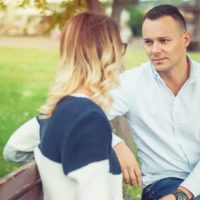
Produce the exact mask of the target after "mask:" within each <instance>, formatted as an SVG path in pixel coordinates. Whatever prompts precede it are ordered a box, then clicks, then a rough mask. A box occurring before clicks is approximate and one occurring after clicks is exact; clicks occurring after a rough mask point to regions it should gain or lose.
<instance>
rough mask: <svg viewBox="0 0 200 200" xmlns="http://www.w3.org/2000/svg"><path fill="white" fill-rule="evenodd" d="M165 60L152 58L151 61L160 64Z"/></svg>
mask: <svg viewBox="0 0 200 200" xmlns="http://www.w3.org/2000/svg"><path fill="white" fill-rule="evenodd" d="M165 59H166V58H153V59H152V61H153V62H162V61H163V60H165Z"/></svg>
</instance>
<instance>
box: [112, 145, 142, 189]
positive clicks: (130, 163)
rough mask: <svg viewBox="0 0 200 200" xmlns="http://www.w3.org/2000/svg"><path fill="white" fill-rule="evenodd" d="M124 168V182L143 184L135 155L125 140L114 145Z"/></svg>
mask: <svg viewBox="0 0 200 200" xmlns="http://www.w3.org/2000/svg"><path fill="white" fill-rule="evenodd" d="M114 150H115V153H116V155H117V157H118V159H119V162H120V166H121V169H122V174H123V179H124V182H125V183H127V184H131V185H133V184H135V183H136V184H138V185H141V183H142V178H141V171H140V168H139V165H138V162H137V160H136V159H135V156H134V155H133V153H132V152H131V150H130V149H129V148H128V147H127V146H126V144H125V143H124V142H120V143H118V144H117V145H116V146H115V147H114Z"/></svg>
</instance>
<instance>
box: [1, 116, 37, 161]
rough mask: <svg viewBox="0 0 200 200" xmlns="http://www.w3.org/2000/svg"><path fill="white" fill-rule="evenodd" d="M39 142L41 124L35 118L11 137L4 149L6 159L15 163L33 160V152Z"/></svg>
mask: <svg viewBox="0 0 200 200" xmlns="http://www.w3.org/2000/svg"><path fill="white" fill-rule="evenodd" d="M39 141H40V137H39V123H38V121H37V118H36V117H34V118H32V119H31V120H29V121H27V122H26V123H25V124H23V125H22V126H20V127H19V128H18V129H17V130H16V131H15V132H14V133H13V134H12V135H11V137H10V138H9V140H8V142H7V144H6V145H5V147H4V149H3V156H4V159H5V160H7V161H14V162H28V161H30V160H33V150H34V148H35V147H36V146H37V145H38V144H39Z"/></svg>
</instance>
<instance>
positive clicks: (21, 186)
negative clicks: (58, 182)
mask: <svg viewBox="0 0 200 200" xmlns="http://www.w3.org/2000/svg"><path fill="white" fill-rule="evenodd" d="M0 199H1V200H42V199H43V192H42V185H41V180H40V176H39V173H38V170H37V166H36V164H35V162H34V161H33V162H31V163H28V164H26V165H24V166H22V167H21V168H19V169H17V170H16V171H14V172H12V173H11V174H9V175H7V176H5V177H4V178H2V179H0Z"/></svg>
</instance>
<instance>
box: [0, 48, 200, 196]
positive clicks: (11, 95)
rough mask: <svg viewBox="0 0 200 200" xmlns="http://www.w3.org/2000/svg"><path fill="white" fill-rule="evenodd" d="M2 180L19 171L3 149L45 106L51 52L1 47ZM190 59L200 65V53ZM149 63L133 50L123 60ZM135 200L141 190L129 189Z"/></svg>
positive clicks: (52, 59)
mask: <svg viewBox="0 0 200 200" xmlns="http://www.w3.org/2000/svg"><path fill="white" fill-rule="evenodd" d="M0 52H1V56H0V105H1V109H0V177H2V176H5V175H6V174H8V173H9V172H11V171H12V170H14V169H16V168H17V167H19V164H15V163H11V162H5V161H4V160H3V157H2V149H3V146H4V145H5V143H6V141H7V140H8V138H9V137H10V135H11V134H12V133H13V131H14V130H16V128H17V127H19V126H20V125H21V124H22V123H23V122H25V121H26V120H28V119H30V118H31V117H33V116H35V115H36V114H37V113H38V111H37V110H38V108H39V107H40V105H41V104H42V103H43V102H44V100H45V98H46V95H47V91H48V87H49V85H50V83H51V80H52V79H53V76H54V74H55V69H56V66H57V64H58V53H57V52H56V51H55V50H51V49H46V50H44V49H23V48H2V47H0ZM191 57H192V58H194V59H195V60H197V61H199V62H200V56H199V53H192V54H191ZM146 60H148V59H147V57H146V56H145V53H144V52H143V51H142V50H141V51H133V52H131V51H130V49H129V51H128V52H127V54H126V55H125V56H124V66H126V67H127V68H130V67H133V66H137V65H139V64H140V63H142V62H144V61H146ZM125 190H126V192H127V193H128V194H129V195H130V196H133V197H134V199H140V191H141V188H138V187H134V189H132V188H131V187H126V189H125Z"/></svg>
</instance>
